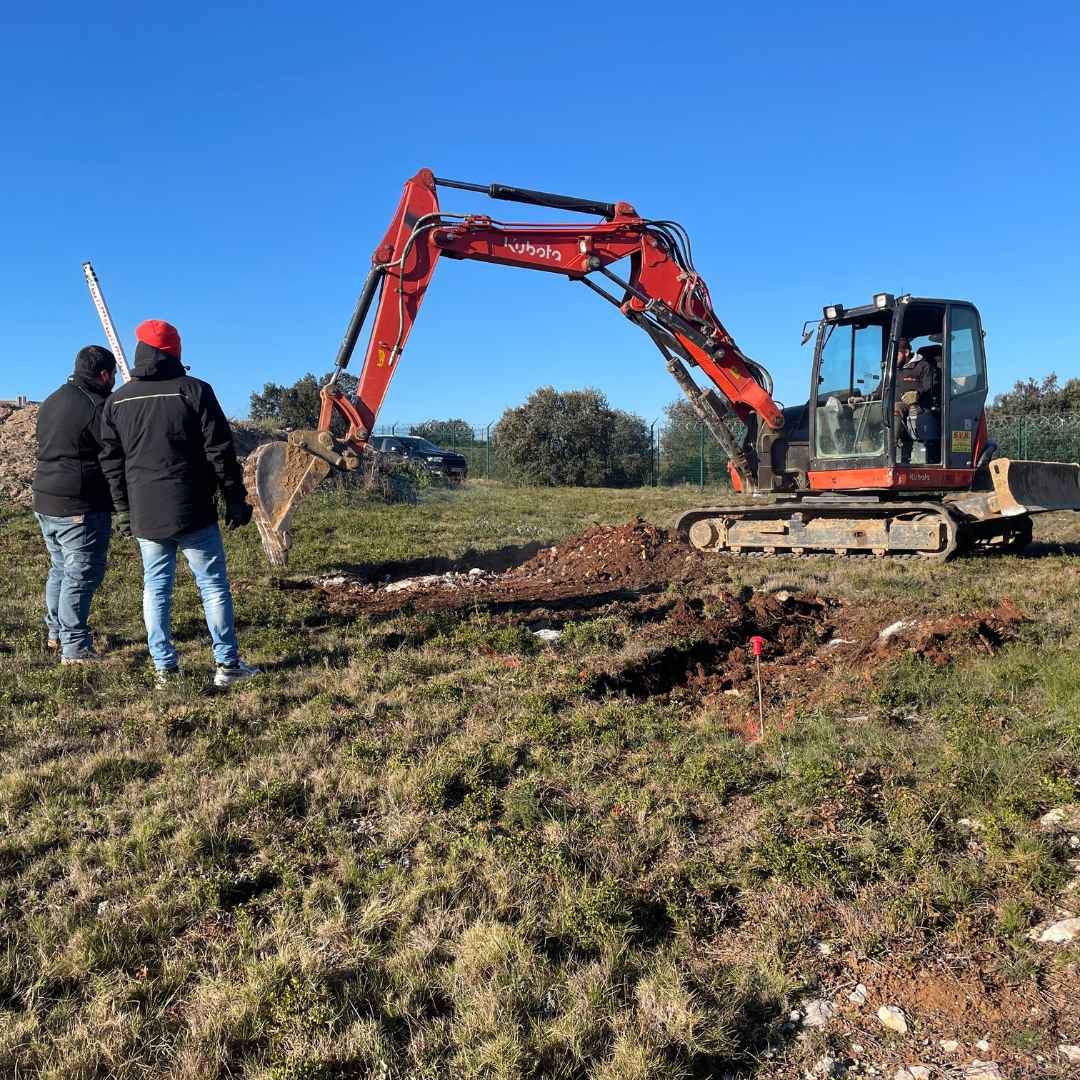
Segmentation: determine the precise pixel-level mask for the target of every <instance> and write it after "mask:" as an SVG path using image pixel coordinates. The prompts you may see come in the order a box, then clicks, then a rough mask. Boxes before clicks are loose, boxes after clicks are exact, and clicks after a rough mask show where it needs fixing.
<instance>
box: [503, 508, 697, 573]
mask: <svg viewBox="0 0 1080 1080" xmlns="http://www.w3.org/2000/svg"><path fill="white" fill-rule="evenodd" d="M701 558H702V557H701V555H700V554H699V553H698V552H697V551H695V550H694V549H693V548H691V547H690V546H689V545H688V544H686V543H684V542H683V541H681V540H679V539H678V538H677V537H676V536H675V535H674V534H673V533H671V532H670V531H669V530H667V529H658V528H657V527H656V526H655V525H652V524H650V523H649V522H647V521H645V520H643V519H642V518H635V519H634V520H633V521H631V522H629V523H628V524H626V525H594V526H593V527H592V528H590V529H587V530H586V531H585V532H583V533H582V534H581V535H580V536H575V537H572V538H571V539H569V540H565V541H563V543H561V544H559V545H558V546H557V547H552V548H547V549H546V550H544V551H542V552H540V554H538V555H537V556H536V557H535V558H532V559H530V560H529V561H528V562H526V563H523V564H522V565H521V566H519V567H518V568H517V569H516V570H514V571H513V573H512V575H511V576H512V577H515V578H531V579H537V580H542V581H552V582H553V581H588V582H601V581H611V582H618V583H619V584H621V585H634V584H646V583H650V582H655V581H659V580H668V581H677V580H680V579H683V578H685V577H688V576H692V575H693V571H694V569H695V568H697V567H699V566H700V564H701Z"/></svg>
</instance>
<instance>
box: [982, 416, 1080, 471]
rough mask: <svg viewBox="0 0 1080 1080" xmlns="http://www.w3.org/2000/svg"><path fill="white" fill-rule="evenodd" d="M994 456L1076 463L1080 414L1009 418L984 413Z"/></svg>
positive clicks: (1079, 451)
mask: <svg viewBox="0 0 1080 1080" xmlns="http://www.w3.org/2000/svg"><path fill="white" fill-rule="evenodd" d="M986 423H987V427H988V428H989V430H990V439H991V441H992V442H996V443H997V447H998V448H997V456H998V457H1007V458H1017V459H1019V460H1025V459H1026V460H1028V461H1080V413H1058V414H1057V415H1055V416H1009V415H1007V414H999V413H996V412H994V410H992V409H990V410H987V414H986Z"/></svg>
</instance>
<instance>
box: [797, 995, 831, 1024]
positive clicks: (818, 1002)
mask: <svg viewBox="0 0 1080 1080" xmlns="http://www.w3.org/2000/svg"><path fill="white" fill-rule="evenodd" d="M835 1013H836V1006H835V1005H833V1003H832V1002H831V1001H826V1000H825V998H817V999H815V1000H814V1001H811V1002H810V1003H809V1004H808V1005H807V1006H806V1016H805V1017H804V1018H803V1023H804V1024H805V1025H806V1026H807V1027H824V1026H825V1025H826V1024H827V1023H828V1022H829V1021H830V1020H831V1019H832V1018H833V1016H834V1015H835Z"/></svg>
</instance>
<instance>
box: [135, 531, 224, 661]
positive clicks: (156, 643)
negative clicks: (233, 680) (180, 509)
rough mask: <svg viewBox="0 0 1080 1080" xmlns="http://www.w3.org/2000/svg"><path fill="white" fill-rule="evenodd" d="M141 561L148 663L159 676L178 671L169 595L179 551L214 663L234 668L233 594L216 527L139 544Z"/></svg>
mask: <svg viewBox="0 0 1080 1080" xmlns="http://www.w3.org/2000/svg"><path fill="white" fill-rule="evenodd" d="M139 547H140V549H141V550H142V560H143V620H144V621H145V623H146V640H147V644H148V645H149V647H150V657H151V659H152V660H153V661H154V667H155V668H157V670H158V671H168V670H169V669H171V668H176V667H178V666H179V661H178V658H177V655H176V646H175V645H174V644H173V640H172V629H171V626H170V623H171V621H172V594H173V582H174V581H175V580H176V553H177V551H182V552H183V553H184V558H185V559H187V564H188V566H190V567H191V573H192V575H193V576H194V578H195V585H196V586H197V588H198V590H199V595H200V596H201V597H202V605H203V613H204V614H205V615H206V626H207V628H208V629H209V631H210V637H211V638H213V640H214V660H215V661H216V662H217V664H218V666H219V667H233V666H234V665H236V664H237V663H238V662H239V660H240V650H239V648H238V647H237V644H236V628H235V626H234V625H233V603H232V593H231V592H229V579H228V577H227V576H226V573H225V547H224V545H223V544H222V542H221V530H220V529H219V528H218V527H217V525H216V524H214V525H207V526H206V527H205V528H202V529H192V530H191V531H190V532H186V533H180V534H179V536H173V537H171V538H170V539H168V540H142V539H140V540H139Z"/></svg>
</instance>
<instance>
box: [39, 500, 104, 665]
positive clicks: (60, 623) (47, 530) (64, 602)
mask: <svg viewBox="0 0 1080 1080" xmlns="http://www.w3.org/2000/svg"><path fill="white" fill-rule="evenodd" d="M35 517H36V518H37V519H38V524H39V525H40V526H41V535H42V536H43V537H44V538H45V546H46V547H47V548H48V549H49V557H50V559H51V560H52V563H51V565H50V566H49V576H48V577H47V578H46V580H45V626H46V628H47V629H48V631H49V638H50V639H51V640H52V641H59V642H60V647H61V648H62V649H63V652H64V655H65V656H69V657H76V656H78V655H80V653H84V652H86V651H87V650H88V649H90V648H91V643H90V627H89V626H88V625H87V622H86V620H87V618H88V616H89V615H90V602H91V601H92V600H93V599H94V593H95V592H96V591H97V587H98V586H99V585H100V584H101V579H102V578H103V577H104V576H105V560H106V558H107V556H108V554H109V534H110V533H111V532H112V522H111V520H110V516H109V515H108V514H106V513H103V512H100V511H99V512H95V513H91V514H76V515H75V516H74V517H52V516H50V515H49V514H36V515H35Z"/></svg>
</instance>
